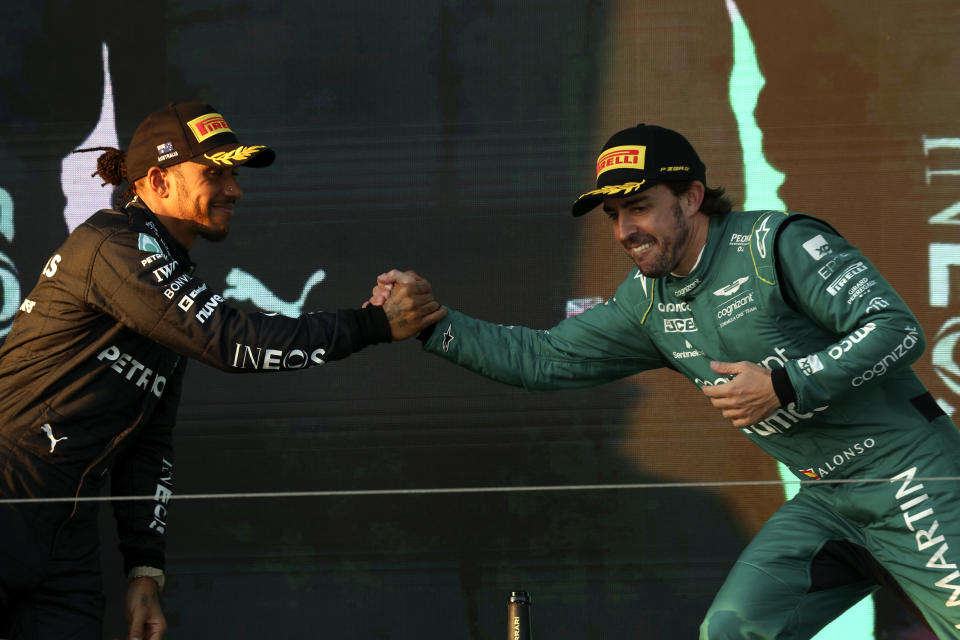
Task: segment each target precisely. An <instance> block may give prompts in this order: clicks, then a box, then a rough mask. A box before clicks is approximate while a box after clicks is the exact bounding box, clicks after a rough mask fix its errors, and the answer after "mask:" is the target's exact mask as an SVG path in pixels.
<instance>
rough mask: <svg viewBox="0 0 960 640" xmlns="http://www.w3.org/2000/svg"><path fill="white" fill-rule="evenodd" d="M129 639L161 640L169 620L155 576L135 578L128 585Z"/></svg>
mask: <svg viewBox="0 0 960 640" xmlns="http://www.w3.org/2000/svg"><path fill="white" fill-rule="evenodd" d="M127 620H128V621H129V622H130V632H129V633H128V634H127V639H128V640H160V639H161V638H163V632H164V631H166V630H167V620H166V618H164V617H163V611H162V610H161V608H160V593H159V590H158V589H157V583H156V581H154V579H153V578H134V579H133V580H131V581H130V586H128V587H127Z"/></svg>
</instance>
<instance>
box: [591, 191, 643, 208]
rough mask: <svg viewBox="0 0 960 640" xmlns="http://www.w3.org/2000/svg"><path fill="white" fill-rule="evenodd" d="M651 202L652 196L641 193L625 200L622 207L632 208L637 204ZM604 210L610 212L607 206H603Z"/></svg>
mask: <svg viewBox="0 0 960 640" xmlns="http://www.w3.org/2000/svg"><path fill="white" fill-rule="evenodd" d="M649 202H650V196H649V195H648V194H646V193H640V194H637V195H635V196H633V197H632V198H627V199H626V200H624V201H623V204H622V205H621V206H624V207H632V206H634V205H637V204H648V203H649ZM603 210H604V211H610V208H609V207H608V206H607V205H603Z"/></svg>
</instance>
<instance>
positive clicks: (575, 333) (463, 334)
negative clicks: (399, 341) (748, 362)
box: [424, 297, 664, 390]
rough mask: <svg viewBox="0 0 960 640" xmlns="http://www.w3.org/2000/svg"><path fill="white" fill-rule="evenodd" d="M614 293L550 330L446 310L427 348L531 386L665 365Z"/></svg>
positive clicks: (558, 385) (604, 378) (584, 381)
mask: <svg viewBox="0 0 960 640" xmlns="http://www.w3.org/2000/svg"><path fill="white" fill-rule="evenodd" d="M624 307H625V305H621V304H618V303H617V298H616V297H614V298H612V299H610V300H609V301H607V302H605V303H603V304H599V305H597V306H595V307H593V308H592V309H588V310H587V311H585V312H584V313H582V314H580V315H577V316H573V317H571V318H567V319H566V320H564V321H562V322H561V323H560V324H558V325H557V326H555V327H554V328H552V329H549V330H546V331H540V330H534V329H529V328H527V327H516V326H504V325H499V324H495V323H492V322H485V321H483V320H477V319H475V318H471V317H469V316H466V315H464V314H462V313H459V312H457V311H454V310H452V309H447V317H446V318H445V319H444V320H442V321H440V322H439V323H438V324H437V327H436V330H434V332H433V334H432V335H431V336H430V338H429V339H428V340H427V341H426V343H425V344H424V349H426V350H427V351H429V352H431V353H434V354H436V355H438V356H440V357H442V358H444V359H446V360H449V361H450V362H453V363H455V364H458V365H460V366H462V367H465V368H467V369H469V370H470V371H473V372H474V373H478V374H480V375H482V376H485V377H487V378H491V379H493V380H497V381H499V382H503V383H505V384H510V385H514V386H518V387H524V388H526V389H538V390H546V389H570V388H575V387H589V386H593V385H598V384H602V383H604V382H610V381H612V380H618V379H620V378H623V377H626V376H629V375H632V374H634V373H638V372H640V371H644V370H647V369H654V368H658V367H662V366H664V361H663V360H662V359H661V357H660V354H659V352H658V351H657V350H656V348H654V346H653V344H652V343H651V342H650V340H649V338H648V337H647V335H646V332H645V331H644V329H643V326H642V325H641V324H640V317H641V316H640V315H637V313H636V311H637V310H636V309H635V308H633V307H630V306H629V305H627V307H628V308H624Z"/></svg>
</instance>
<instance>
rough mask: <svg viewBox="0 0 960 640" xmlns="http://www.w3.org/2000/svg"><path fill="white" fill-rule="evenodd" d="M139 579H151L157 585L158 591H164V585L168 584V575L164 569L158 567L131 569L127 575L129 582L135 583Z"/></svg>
mask: <svg viewBox="0 0 960 640" xmlns="http://www.w3.org/2000/svg"><path fill="white" fill-rule="evenodd" d="M137 578H150V579H151V580H153V581H154V582H156V583H157V591H161V592H162V591H163V585H164V583H165V582H166V574H164V572H163V569H157V568H156V567H147V566H140V567H134V568H132V569H130V571H129V573H127V582H133V581H134V580H136V579H137Z"/></svg>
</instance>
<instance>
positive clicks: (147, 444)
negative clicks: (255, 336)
mask: <svg viewBox="0 0 960 640" xmlns="http://www.w3.org/2000/svg"><path fill="white" fill-rule="evenodd" d="M186 363H187V361H186V359H185V358H181V359H180V362H179V363H178V364H177V367H176V369H175V371H174V373H173V375H172V376H171V379H170V380H169V381H168V383H167V386H166V387H165V389H164V393H163V396H162V397H161V399H160V401H159V402H158V404H157V406H156V408H155V409H154V411H153V415H152V416H151V417H150V421H149V423H147V424H145V425H143V427H142V428H140V429H138V431H137V433H136V434H135V435H134V436H132V438H133V441H132V442H130V443H129V444H128V445H127V446H126V448H125V450H124V451H123V453H121V454H120V455H119V456H118V458H117V460H116V462H115V463H114V465H113V468H112V469H111V470H110V482H111V494H112V495H114V496H153V498H152V499H150V500H118V501H116V502H114V503H113V513H114V517H115V518H116V521H117V532H118V534H119V536H120V553H121V554H122V556H123V572H124V574H129V572H130V569H132V568H133V567H143V566H146V567H154V568H157V569H161V570H162V569H164V568H165V555H164V552H165V547H166V545H165V541H166V540H165V535H164V534H165V533H166V527H167V510H168V508H169V500H170V495H171V494H172V491H173V444H172V438H173V427H174V424H175V423H176V415H177V407H178V406H179V404H180V394H181V390H182V387H183V374H184V371H185V369H186Z"/></svg>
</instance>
